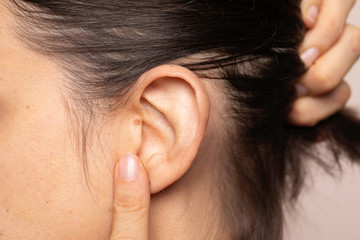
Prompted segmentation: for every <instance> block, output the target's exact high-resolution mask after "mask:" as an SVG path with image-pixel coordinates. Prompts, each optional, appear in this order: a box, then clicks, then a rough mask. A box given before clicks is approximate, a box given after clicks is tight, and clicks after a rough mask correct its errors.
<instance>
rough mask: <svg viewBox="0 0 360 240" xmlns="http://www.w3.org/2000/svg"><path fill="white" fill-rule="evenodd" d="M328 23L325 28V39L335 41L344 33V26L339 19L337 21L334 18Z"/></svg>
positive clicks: (328, 20)
mask: <svg viewBox="0 0 360 240" xmlns="http://www.w3.org/2000/svg"><path fill="white" fill-rule="evenodd" d="M326 21H327V22H326V24H325V25H324V27H323V34H324V36H325V37H327V38H329V39H331V40H335V39H336V38H338V37H339V36H340V34H341V33H342V31H343V25H342V24H341V22H340V21H339V20H338V19H336V18H334V17H330V18H329V19H327V20H326Z"/></svg>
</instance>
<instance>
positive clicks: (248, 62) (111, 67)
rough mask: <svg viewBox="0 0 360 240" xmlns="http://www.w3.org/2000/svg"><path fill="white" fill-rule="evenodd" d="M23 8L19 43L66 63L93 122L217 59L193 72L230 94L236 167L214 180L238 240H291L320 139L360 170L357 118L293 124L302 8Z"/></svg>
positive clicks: (47, 3)
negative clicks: (288, 219) (288, 223)
mask: <svg viewBox="0 0 360 240" xmlns="http://www.w3.org/2000/svg"><path fill="white" fill-rule="evenodd" d="M13 2H14V3H15V4H16V6H17V7H16V11H14V13H15V14H16V15H17V16H18V17H19V19H22V20H21V21H18V27H19V28H18V33H19V35H20V36H21V38H22V39H23V41H25V42H26V43H27V44H28V45H29V46H30V47H32V48H33V49H36V50H38V51H40V52H42V53H44V54H47V55H49V56H52V57H54V58H55V59H57V61H58V62H59V64H60V65H61V66H62V67H63V68H64V70H65V71H66V73H68V75H69V77H70V79H72V80H73V81H72V82H71V83H70V85H69V87H70V89H71V91H72V92H73V94H72V96H73V99H74V100H75V101H79V102H81V104H79V106H84V111H88V112H91V111H94V109H95V108H96V109H102V110H104V111H112V110H115V109H117V108H118V107H119V106H120V105H119V104H120V103H119V100H122V99H124V96H125V94H126V93H127V92H128V90H129V89H130V88H131V86H132V85H133V84H134V82H135V81H136V80H137V79H138V77H139V76H140V75H141V74H142V73H144V72H146V71H147V70H149V69H151V68H153V67H155V66H158V65H161V64H164V63H169V62H172V61H174V60H177V59H180V58H186V57H188V56H191V55H194V54H208V56H209V58H208V59H206V60H202V61H193V62H191V63H187V64H186V67H188V68H189V69H191V70H193V71H195V72H198V73H200V72H201V73H204V72H206V71H204V70H214V69H215V70H216V71H217V72H218V73H220V74H219V75H220V77H219V76H217V77H214V76H207V77H208V78H210V79H215V78H218V79H217V80H218V81H222V82H223V83H224V84H225V86H226V88H227V92H226V98H227V100H228V102H229V105H230V106H231V107H230V108H229V109H226V110H224V111H226V112H227V114H226V121H229V123H230V124H228V125H227V126H228V127H227V130H226V131H227V132H226V135H227V138H226V140H225V141H226V144H224V145H226V146H227V147H226V149H225V151H226V152H227V154H228V156H229V157H228V160H227V164H226V165H225V167H223V168H222V169H217V171H216V172H215V171H214V174H216V177H217V179H219V181H217V186H216V188H217V189H218V191H219V193H220V195H221V202H222V209H223V216H222V217H223V219H224V222H225V225H226V226H225V227H226V229H227V230H228V232H229V234H230V236H231V239H244V240H245V239H246V240H279V239H281V237H282V221H283V213H282V204H283V201H284V200H285V199H288V198H287V196H289V197H290V199H295V198H296V197H297V195H298V193H299V191H300V188H301V185H302V182H303V179H304V167H303V165H304V163H303V161H302V158H303V156H310V157H311V158H312V159H314V160H315V161H317V162H318V163H319V164H321V165H322V166H324V167H327V166H328V165H327V164H326V163H325V162H324V161H322V159H321V157H320V156H318V155H317V154H316V152H314V143H316V141H317V139H318V136H321V137H322V138H323V139H324V142H325V143H326V144H327V146H328V147H329V149H330V150H331V152H332V153H333V157H334V162H338V161H339V156H340V153H346V154H347V155H348V156H349V157H350V158H351V159H352V160H353V161H358V160H359V158H360V150H359V147H360V122H359V120H357V119H356V118H354V117H352V114H351V113H349V111H342V112H340V113H337V114H335V115H334V116H332V117H330V118H329V119H327V120H325V121H323V122H321V123H319V124H318V125H317V126H315V127H311V128H299V127H294V126H290V125H288V124H286V118H287V115H288V113H289V111H290V109H291V105H292V102H293V100H294V98H295V89H294V83H295V81H296V78H297V77H298V76H299V75H301V74H302V73H304V72H305V68H304V65H303V63H302V62H301V60H300V58H299V56H298V46H299V44H300V42H301V40H302V38H303V34H304V30H305V28H304V24H303V23H302V20H301V16H300V10H299V2H300V1H299V0H273V1H268V0H192V1H189V0H140V1H136V0H13ZM11 6H15V5H11ZM210 56H211V57H210ZM210 72H211V71H210ZM215 80H216V79H215ZM215 80H214V81H215ZM224 118H225V117H224ZM224 121H225V120H224ZM222 183H224V184H222ZM225 183H226V184H225ZM219 198H220V196H219Z"/></svg>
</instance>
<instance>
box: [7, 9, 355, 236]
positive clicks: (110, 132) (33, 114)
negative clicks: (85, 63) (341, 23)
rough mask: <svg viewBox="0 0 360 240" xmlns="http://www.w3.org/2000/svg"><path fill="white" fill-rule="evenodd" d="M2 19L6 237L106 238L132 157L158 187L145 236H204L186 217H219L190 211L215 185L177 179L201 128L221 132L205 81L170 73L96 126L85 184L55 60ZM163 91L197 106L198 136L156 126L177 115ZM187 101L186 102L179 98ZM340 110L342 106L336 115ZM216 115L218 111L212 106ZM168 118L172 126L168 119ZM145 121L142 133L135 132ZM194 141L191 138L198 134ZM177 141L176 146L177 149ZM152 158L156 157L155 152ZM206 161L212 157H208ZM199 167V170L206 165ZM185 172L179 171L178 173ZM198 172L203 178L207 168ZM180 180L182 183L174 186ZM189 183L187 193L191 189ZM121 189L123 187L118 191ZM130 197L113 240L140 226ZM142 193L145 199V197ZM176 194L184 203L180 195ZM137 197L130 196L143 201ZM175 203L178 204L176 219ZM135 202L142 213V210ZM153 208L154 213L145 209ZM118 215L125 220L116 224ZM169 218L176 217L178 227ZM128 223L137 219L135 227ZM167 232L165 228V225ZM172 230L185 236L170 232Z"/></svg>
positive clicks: (158, 74)
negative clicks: (123, 160)
mask: <svg viewBox="0 0 360 240" xmlns="http://www.w3.org/2000/svg"><path fill="white" fill-rule="evenodd" d="M0 19H1V21H0V85H1V87H0V133H1V134H0V178H1V179H2V181H1V182H0V196H1V198H0V218H1V223H0V238H3V239H10V240H13V239H40V240H41V239H55V240H56V239H74V240H75V239H76V240H81V239H90V240H91V239H108V238H109V237H110V232H111V222H112V207H113V204H112V201H113V185H112V184H113V178H112V177H113V172H114V168H115V163H116V161H117V159H119V156H121V155H123V154H124V153H126V152H133V153H136V154H137V155H138V156H139V157H140V159H141V162H142V164H143V165H142V166H144V168H146V170H147V172H148V174H149V177H150V181H151V183H153V185H152V186H150V188H149V191H151V193H152V194H154V195H153V197H152V200H153V201H152V208H151V216H152V217H151V220H150V228H149V229H151V230H152V232H151V233H150V235H152V236H153V239H160V238H161V236H164V235H165V236H169V234H171V233H174V232H176V233H177V234H176V237H174V238H173V239H188V238H186V236H187V237H189V236H197V237H199V236H200V235H199V234H197V235H192V234H194V233H197V232H198V231H197V230H198V229H197V228H200V227H201V223H199V222H198V221H194V218H192V216H191V215H190V214H184V213H185V212H187V210H188V207H189V206H192V207H193V208H194V209H196V210H194V211H193V213H192V214H194V215H196V216H202V215H203V216H206V214H207V213H208V210H209V209H211V210H212V212H214V211H215V210H214V208H212V207H211V206H208V205H206V204H202V205H200V206H197V205H196V204H194V203H195V202H207V201H205V199H208V195H209V194H210V193H209V192H208V190H207V188H206V183H207V182H208V181H209V179H208V177H209V176H205V177H204V178H205V179H200V177H198V176H200V174H197V173H198V172H197V171H196V169H195V170H194V171H193V172H192V173H191V174H186V176H187V178H185V179H184V178H181V177H182V176H183V175H184V174H185V172H186V171H188V170H189V168H190V167H191V165H192V164H193V162H192V161H193V158H194V155H195V154H196V153H197V152H198V148H199V145H200V143H201V141H202V140H203V139H204V138H205V139H206V133H209V131H212V130H213V129H211V127H208V128H207V129H206V131H207V132H206V133H205V127H204V126H205V125H206V123H207V121H208V120H209V122H210V123H209V126H216V125H217V122H216V119H215V118H214V117H211V116H210V117H209V119H208V116H207V115H208V114H209V113H208V112H207V111H208V108H207V107H206V106H208V105H209V103H208V102H207V101H209V100H207V99H206V94H209V95H210V96H212V97H214V96H215V95H214V94H211V91H210V90H209V88H206V90H204V86H201V84H200V81H199V79H196V77H195V76H194V75H191V73H189V72H188V71H186V70H185V69H182V68H178V67H173V66H167V67H165V68H160V69H156V70H155V71H152V72H151V73H152V74H150V75H145V76H144V77H143V78H142V79H141V81H140V84H139V85H138V90H137V92H135V93H134V98H133V101H130V104H132V105H130V108H128V109H130V110H126V109H127V108H125V109H124V110H123V111H122V112H121V114H117V115H116V116H114V117H112V118H107V119H97V122H96V125H95V129H94V132H96V134H95V136H94V137H93V141H92V142H91V154H89V156H88V165H87V166H88V173H89V174H88V175H89V176H90V177H89V179H88V181H86V179H85V177H84V169H83V165H82V159H81V156H80V155H79V152H78V151H77V147H76V146H77V141H76V138H77V137H78V136H77V135H76V132H74V129H73V127H74V125H73V123H72V122H71V121H70V120H71V119H72V118H69V112H68V109H67V107H66V104H65V102H66V101H64V99H67V92H66V88H65V87H64V85H65V83H66V82H67V78H66V77H65V76H64V74H63V73H62V71H61V70H60V69H59V68H58V66H57V65H56V64H55V62H54V61H53V60H52V59H49V58H47V57H45V56H43V55H40V54H38V53H35V52H33V51H31V50H29V49H28V48H26V47H25V46H23V45H22V44H21V43H20V42H19V41H18V40H17V39H16V38H15V37H14V36H13V35H12V31H11V28H10V27H9V25H10V23H11V21H13V20H12V19H11V17H10V16H9V15H8V12H7V11H6V9H5V7H4V6H3V4H1V3H0ZM343 44H344V45H346V44H345V43H343ZM349 64H351V63H349ZM175 70H176V71H175ZM168 72H172V73H173V72H177V73H178V75H176V76H168ZM163 77H169V78H170V80H172V81H171V82H172V84H170V85H163V84H162V82H161V81H157V80H159V79H162V78H163ZM179 80H180V81H179ZM153 83H156V84H153ZM179 83H180V84H179ZM148 86H152V88H148ZM157 87H158V88H157ZM149 89H155V92H154V91H146V90H149ZM164 89H165V90H169V91H168V93H171V94H170V95H173V94H172V92H173V89H176V91H177V92H181V93H183V94H186V95H187V96H191V97H193V98H189V99H192V100H191V101H190V102H188V103H186V105H185V106H187V108H190V109H192V111H191V113H192V114H185V115H186V116H190V117H191V118H192V119H197V120H198V124H197V125H196V126H197V128H196V129H193V130H194V131H190V132H189V131H188V132H186V131H185V133H186V134H183V132H182V130H181V129H190V128H189V126H187V125H186V124H184V122H189V121H188V120H189V119H181V118H176V121H175V120H174V122H172V124H170V126H174V128H169V127H168V126H169V122H166V121H165V122H164V121H162V123H164V124H163V125H162V124H160V125H156V124H155V123H159V119H160V118H161V116H162V115H161V114H163V115H165V116H174V112H178V110H179V109H177V108H176V107H175V108H172V109H174V112H172V111H168V110H169V106H167V105H166V104H167V103H163V104H161V102H160V104H159V101H157V100H158V99H159V96H160V97H161V98H162V99H164V97H163V96H162V95H161V94H159V93H163V92H162V91H156V90H164ZM179 89H182V90H179ZM309 89H311V88H310V86H309ZM194 93H196V94H195V95H194ZM181 96H183V95H180V96H178V97H179V98H181ZM199 96H200V97H199ZM144 98H145V99H149V100H148V102H150V105H151V106H150V108H147V109H152V110H154V111H152V110H151V111H145V112H144V111H142V110H140V109H143V106H142V105H141V104H140V103H141V101H140V100H141V99H144ZM175 100H176V99H175ZM174 102H176V101H174ZM155 103H156V104H155ZM342 104H343V103H340V104H339V107H340V106H341V105H342ZM183 106H184V105H183ZM211 106H212V107H213V108H214V105H211ZM172 107H174V106H172ZM321 107H323V106H321ZM215 108H216V107H215ZM204 109H205V111H203V110H204ZM182 110H184V109H182ZM299 112H300V113H301V111H299ZM159 113H161V114H160V115H159ZM300 115H301V114H300ZM325 115H326V114H325ZM165 119H169V121H171V119H170V118H165ZM177 120H182V123H181V122H177ZM139 121H140V123H141V124H138V123H139ZM190 122H191V121H190ZM134 123H136V124H134ZM305 125H306V124H305ZM310 125H311V124H310ZM139 129H140V130H139ZM216 130H218V129H216ZM193 132H195V135H192V133H193ZM114 133H116V134H114ZM143 133H144V134H143ZM204 135H205V137H204ZM142 136H145V138H142ZM146 136H149V137H148V138H146ZM153 136H158V137H159V138H157V139H158V140H159V141H155V142H154V141H147V140H146V139H152V137H153ZM179 136H183V137H185V139H188V140H184V139H183V138H180V137H179ZM178 137H179V138H178ZM144 139H145V140H144ZM169 139H170V140H172V141H173V142H178V143H182V144H183V146H186V151H187V152H184V151H185V150H184V148H182V147H179V146H181V144H180V145H175V148H172V147H173V146H172V145H171V146H168V145H166V144H164V143H167V142H169ZM178 139H179V141H176V140H178ZM189 139H190V140H189ZM100 142H101V144H100ZM188 146H194V147H193V148H192V147H188ZM207 147H208V146H207V145H206V144H203V145H202V146H201V147H200V152H201V149H202V148H203V149H204V151H203V152H208V151H206V149H207ZM153 149H156V150H158V152H153ZM158 153H160V154H158ZM164 153H165V154H164ZM179 153H180V154H179ZM208 155H209V156H210V155H212V156H213V154H211V153H208ZM179 156H181V157H179ZM209 158H210V157H209ZM204 159H207V158H206V157H204ZM177 160H181V161H177ZM174 162H175V163H176V164H174ZM177 164H179V165H177ZM199 164H200V166H202V165H201V162H200V163H199ZM180 166H181V168H180ZM198 166H199V165H198ZM179 168H180V169H181V171H178V169H179ZM197 169H198V170H199V169H201V170H204V171H205V170H206V168H205V167H203V166H202V167H198V168H197ZM161 173H166V174H167V175H166V176H165V175H162V174H161ZM3 179H5V181H3ZM162 179H164V181H163V180H162ZM178 179H181V180H180V181H178V182H177V183H176V184H173V183H174V182H176V181H177V180H178ZM143 180H144V178H143ZM146 182H147V181H144V182H143V183H145V184H146ZM189 182H191V187H188V186H189ZM115 183H117V181H116V179H115ZM169 185H171V188H169V189H168V192H167V195H166V196H167V197H166V199H165V198H163V195H161V194H158V192H159V191H161V189H163V188H165V187H167V186H169ZM142 186H143V185H142ZM185 186H187V187H185ZM115 189H117V190H118V189H119V188H118V187H117V186H116V187H115ZM120 189H122V188H121V187H120ZM134 189H135V190H136V189H138V188H136V187H135V188H131V187H130V188H128V192H126V191H125V192H124V191H120V193H121V192H122V193H123V194H120V195H119V198H120V200H118V201H117V200H116V199H117V197H118V195H116V196H115V209H117V208H118V207H117V206H123V208H121V207H120V208H118V209H119V210H118V211H116V212H115V214H116V215H115V218H114V219H115V223H114V229H113V232H114V233H115V232H120V233H121V234H125V237H126V236H127V235H129V233H128V232H127V231H125V232H124V231H123V232H121V229H124V227H123V226H124V225H122V224H116V223H119V222H121V221H123V219H127V218H129V219H130V220H129V224H130V225H132V224H133V223H134V222H136V223H138V222H137V221H136V220H137V215H136V214H137V213H138V212H137V211H136V210H138V209H139V208H137V206H132V205H127V204H126V203H128V201H122V200H121V199H127V200H129V199H131V198H130V197H129V195H128V194H129V192H132V191H133V190H134ZM199 189H201V191H199ZM144 191H145V194H146V190H144ZM134 192H136V193H137V192H139V191H134ZM179 192H181V193H182V195H181V194H177V193H179ZM115 193H118V192H117V191H116V192H115ZM141 193H142V194H144V192H141ZM141 196H142V195H138V196H137V195H136V196H133V197H134V199H142V198H141ZM184 196H192V197H187V198H184ZM195 200H196V201H195ZM174 202H176V203H177V209H175V210H174V209H173V204H174ZM138 203H140V204H141V201H140V202H138ZM198 205H199V204H198ZM204 205H206V206H204ZM124 206H125V207H124ZM147 208H148V205H146V207H143V208H140V209H147ZM119 215H120V216H121V217H117V216H119ZM132 216H135V217H134V218H132ZM146 216H147V214H146V213H145V214H144V215H140V218H143V217H145V218H147V217H146ZM169 216H170V218H169ZM172 216H175V217H174V218H173V219H172V218H171V217H172ZM131 219H135V220H134V221H133V222H132V221H131ZM174 219H183V222H181V223H180V222H178V221H177V222H174ZM144 223H145V225H144ZM164 223H166V224H167V225H166V226H164ZM141 224H142V225H141V226H139V227H142V226H146V224H147V222H146V221H144V222H141ZM197 224H199V225H197ZM172 226H181V227H179V228H178V229H174V228H173V227H172ZM210 226H214V224H211V225H210ZM121 227H122V228H121ZM160 227H161V230H159V229H160ZM118 229H120V230H119V231H118ZM125 229H127V228H125ZM135 229H137V228H135ZM153 229H155V230H153ZM144 235H146V234H144ZM121 237H124V235H122V236H120V237H119V235H116V236H115V235H113V239H116V238H121ZM190 239H191V238H190Z"/></svg>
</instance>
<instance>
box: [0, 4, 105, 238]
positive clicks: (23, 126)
mask: <svg viewBox="0 0 360 240" xmlns="http://www.w3.org/2000/svg"><path fill="white" fill-rule="evenodd" d="M0 9H1V10H0V11H1V12H0V18H1V21H0V59H1V60H0V84H1V88H0V132H1V134H0V153H1V154H0V169H1V170H0V176H1V179H2V181H1V183H0V189H1V190H0V195H1V196H2V197H1V198H0V216H1V224H0V238H2V239H94V238H91V236H95V233H96V235H97V236H99V237H101V236H103V237H106V236H107V235H108V233H107V228H106V226H108V225H109V224H110V222H111V218H110V217H111V216H110V211H109V208H110V207H111V200H112V199H111V198H112V195H111V193H112V187H111V183H112V178H111V173H112V171H111V170H109V169H108V167H109V166H108V164H110V163H109V162H105V161H103V162H101V161H98V164H97V166H96V167H97V169H95V165H94V164H92V163H91V162H90V165H89V170H90V172H91V173H94V172H96V174H92V176H93V178H92V181H93V182H96V186H95V187H94V188H92V189H93V192H92V195H91V194H90V192H89V189H88V186H87V183H86V181H85V178H84V176H83V172H82V167H81V160H80V158H79V157H78V154H77V152H76V148H75V147H74V145H75V144H74V141H73V138H71V137H70V136H71V135H72V133H71V132H70V131H69V130H68V127H69V126H68V117H67V116H68V115H67V112H66V108H65V105H64V104H63V100H62V97H63V94H62V90H63V88H64V87H63V86H62V83H63V81H64V79H65V77H64V76H63V75H62V73H61V71H60V70H59V69H58V68H57V67H56V66H55V64H54V63H53V61H51V60H49V59H47V58H46V57H44V56H41V55H39V54H36V53H34V52H32V51H30V50H28V49H26V48H25V47H23V46H22V45H21V44H20V43H19V42H18V41H16V39H15V38H14V37H13V36H11V34H10V30H9V28H8V27H7V24H6V23H7V20H8V19H9V18H8V16H6V13H5V9H4V8H3V7H1V8H0ZM39 96H40V97H39ZM104 131H106V130H104ZM104 135H105V134H104ZM103 141H104V143H105V144H106V142H108V139H103ZM93 150H94V152H95V153H96V152H100V151H99V148H97V147H94V148H93ZM104 159H105V158H104ZM109 159H112V158H109ZM100 178H101V179H102V180H101V181H100ZM99 196H102V197H101V200H100V198H99ZM58 226H62V227H61V228H59V227H58ZM104 229H105V231H104ZM84 232H87V233H88V234H89V235H88V236H81V235H79V234H80V233H82V234H83V233H84ZM70 236H72V237H73V238H70ZM74 237H75V238H74ZM95 239H97V238H95Z"/></svg>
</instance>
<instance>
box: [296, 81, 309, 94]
mask: <svg viewBox="0 0 360 240" xmlns="http://www.w3.org/2000/svg"><path fill="white" fill-rule="evenodd" d="M295 89H296V94H297V96H298V97H303V96H306V95H307V94H308V93H309V90H307V88H306V87H304V86H303V85H301V84H299V83H296V84H295Z"/></svg>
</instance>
